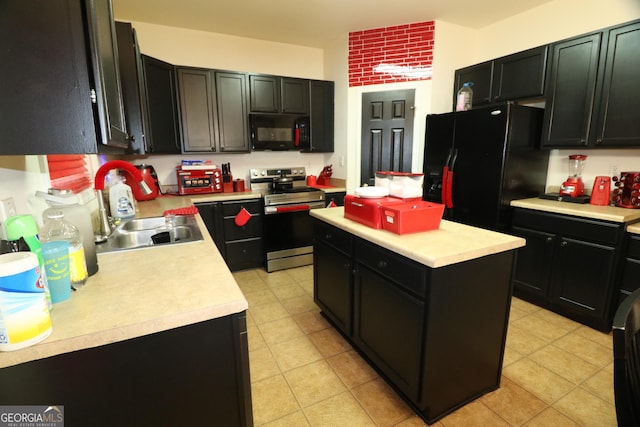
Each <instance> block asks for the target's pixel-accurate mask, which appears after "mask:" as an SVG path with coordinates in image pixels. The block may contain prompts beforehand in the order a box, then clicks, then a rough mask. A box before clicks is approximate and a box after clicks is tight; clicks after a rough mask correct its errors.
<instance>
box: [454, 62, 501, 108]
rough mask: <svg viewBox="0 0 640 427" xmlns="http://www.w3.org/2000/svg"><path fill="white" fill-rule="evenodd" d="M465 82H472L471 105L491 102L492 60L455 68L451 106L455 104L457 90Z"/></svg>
mask: <svg viewBox="0 0 640 427" xmlns="http://www.w3.org/2000/svg"><path fill="white" fill-rule="evenodd" d="M466 82H470V83H473V85H472V86H471V90H473V99H472V102H471V105H472V106H474V107H475V106H480V105H486V104H489V103H491V85H492V84H493V61H487V62H483V63H480V64H476V65H471V66H470V67H465V68H461V69H459V70H456V72H455V78H454V90H453V108H454V110H455V107H456V104H457V97H458V91H459V90H460V88H461V87H462V85H463V84H465V83H466Z"/></svg>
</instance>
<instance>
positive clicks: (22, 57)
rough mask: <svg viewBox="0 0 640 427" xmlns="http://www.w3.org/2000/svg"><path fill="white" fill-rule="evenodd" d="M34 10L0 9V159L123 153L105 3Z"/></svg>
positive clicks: (64, 1) (65, 2)
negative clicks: (109, 150)
mask: <svg viewBox="0 0 640 427" xmlns="http://www.w3.org/2000/svg"><path fill="white" fill-rule="evenodd" d="M35 11H36V8H35V6H34V2H26V1H8V2H2V3H1V5H0V63H2V67H0V79H1V80H2V85H0V110H1V111H2V114H0V135H2V139H3V141H4V142H3V144H1V145H0V154H2V155H13V154H16V155H24V154H65V153H71V154H85V153H97V152H98V151H99V150H103V149H106V148H108V147H118V148H122V147H126V146H127V134H126V122H125V119H124V113H123V109H122V99H121V94H120V89H119V88H120V82H119V77H118V67H117V50H116V49H115V33H114V23H113V18H112V14H111V2H110V1H106V0H103V1H100V2H95V1H89V0H87V1H82V0H60V1H53V2H38V3H37V13H35ZM92 90H93V91H95V97H94V98H95V102H96V104H95V105H93V104H92V100H91V99H92ZM99 147H100V148H99ZM119 152H123V150H122V149H120V150H119Z"/></svg>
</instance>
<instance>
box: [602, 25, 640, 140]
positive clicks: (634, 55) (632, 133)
mask: <svg viewBox="0 0 640 427" xmlns="http://www.w3.org/2000/svg"><path fill="white" fill-rule="evenodd" d="M606 38H607V45H606V56H603V54H604V52H603V53H602V54H601V56H600V57H601V63H603V64H604V71H603V72H602V78H601V79H599V82H598V84H599V86H598V90H599V98H598V104H597V110H596V114H597V116H596V131H595V133H594V136H595V139H594V140H593V142H594V143H595V145H596V146H602V147H625V146H640V119H639V117H638V114H639V113H638V112H640V96H639V94H640V79H638V74H639V72H640V22H636V23H634V24H630V25H624V26H619V27H615V28H612V29H610V30H609V31H608V32H607V33H606Z"/></svg>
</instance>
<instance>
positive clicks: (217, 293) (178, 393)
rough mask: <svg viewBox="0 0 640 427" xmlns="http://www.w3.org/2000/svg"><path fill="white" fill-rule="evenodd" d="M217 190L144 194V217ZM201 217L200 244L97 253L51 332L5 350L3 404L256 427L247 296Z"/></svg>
mask: <svg viewBox="0 0 640 427" xmlns="http://www.w3.org/2000/svg"><path fill="white" fill-rule="evenodd" d="M228 197H243V198H246V197H251V193H246V194H245V193H241V194H237V195H236V194H232V195H229V196H228ZM228 197H227V198H228ZM255 197H259V195H255ZM219 198H220V197H219V196H214V195H209V196H197V197H163V198H159V199H156V200H152V201H145V202H138V212H137V217H148V216H158V215H162V213H163V211H164V210H166V209H174V208H179V207H183V206H190V205H191V203H192V201H196V200H197V201H207V200H218V199H219ZM196 218H197V221H198V225H199V227H200V229H201V230H202V231H203V233H202V234H203V237H204V239H203V240H202V241H197V242H191V243H185V244H176V245H163V246H156V247H150V248H144V249H138V250H130V251H122V252H112V253H105V254H100V255H99V256H98V264H99V271H98V272H97V273H96V274H95V275H93V276H92V277H90V278H89V280H88V281H87V284H86V286H85V287H84V288H83V289H81V290H79V291H77V292H74V293H73V295H72V296H71V298H70V299H69V300H67V301H64V302H61V303H58V304H55V305H54V308H53V311H52V312H51V317H52V324H53V332H52V334H51V335H50V336H49V337H48V338H47V339H46V340H44V341H42V342H40V343H38V344H36V345H33V346H31V347H27V348H24V349H21V350H17V351H13V352H5V353H0V384H1V386H0V402H2V404H4V405H34V404H39V405H40V404H42V405H49V404H50V405H64V407H65V418H66V421H67V424H66V425H69V426H74V425H92V426H100V425H104V426H114V425H119V426H125V425H131V426H140V425H189V424H191V425H197V424H200V425H201V424H208V423H211V422H213V421H212V420H216V421H215V422H219V423H221V425H222V424H225V425H252V424H253V420H252V415H251V394H250V381H249V363H248V348H247V337H246V310H247V308H248V304H247V301H246V299H245V298H244V296H243V294H242V292H241V291H240V289H239V288H238V286H237V284H236V282H235V280H234V278H233V275H232V274H231V273H230V271H229V269H228V268H227V266H226V264H225V262H224V260H223V259H222V257H221V256H220V254H219V252H218V250H217V249H216V246H215V244H214V242H213V240H212V239H211V237H210V236H209V234H208V233H207V232H206V227H205V225H204V223H203V222H202V219H201V218H200V216H199V215H197V216H196Z"/></svg>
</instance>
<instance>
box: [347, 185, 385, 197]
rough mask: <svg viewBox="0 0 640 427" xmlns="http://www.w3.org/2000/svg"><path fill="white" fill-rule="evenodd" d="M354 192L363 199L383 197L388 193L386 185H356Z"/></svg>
mask: <svg viewBox="0 0 640 427" xmlns="http://www.w3.org/2000/svg"><path fill="white" fill-rule="evenodd" d="M355 194H356V196H358V197H363V198H365V199H377V198H380V197H385V196H388V195H389V188H388V187H376V186H369V187H358V188H356V189H355Z"/></svg>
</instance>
